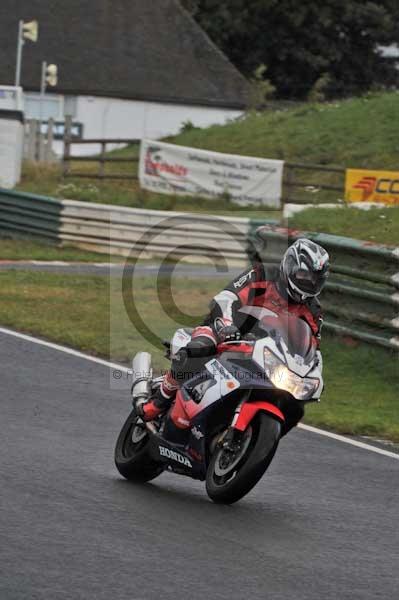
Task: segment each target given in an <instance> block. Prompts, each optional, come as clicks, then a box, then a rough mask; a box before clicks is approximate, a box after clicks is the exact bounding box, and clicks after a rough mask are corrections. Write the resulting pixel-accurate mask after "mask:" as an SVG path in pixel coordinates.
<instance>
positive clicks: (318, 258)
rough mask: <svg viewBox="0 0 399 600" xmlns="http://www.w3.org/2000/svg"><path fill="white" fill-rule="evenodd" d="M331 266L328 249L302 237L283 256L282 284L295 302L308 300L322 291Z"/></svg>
mask: <svg viewBox="0 0 399 600" xmlns="http://www.w3.org/2000/svg"><path fill="white" fill-rule="evenodd" d="M329 267H330V264H329V256H328V253H327V251H326V250H324V248H322V247H321V246H319V245H318V244H316V243H315V242H312V241H311V240H308V239H306V238H300V239H298V240H296V241H295V242H294V243H293V244H292V246H290V247H289V248H288V249H287V250H286V252H285V254H284V256H283V259H282V261H281V265H280V284H282V286H283V288H284V289H285V291H286V292H287V294H288V296H289V297H290V298H292V300H294V302H299V303H303V302H306V300H307V299H308V298H313V297H314V296H318V295H319V294H320V292H321V291H322V289H323V287H324V284H325V283H326V280H327V277H328V275H329Z"/></svg>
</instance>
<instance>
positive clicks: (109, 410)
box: [0, 333, 399, 600]
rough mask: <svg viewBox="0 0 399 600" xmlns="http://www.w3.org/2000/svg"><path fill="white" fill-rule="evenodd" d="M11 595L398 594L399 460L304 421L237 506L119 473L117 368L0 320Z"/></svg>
mask: <svg viewBox="0 0 399 600" xmlns="http://www.w3.org/2000/svg"><path fill="white" fill-rule="evenodd" d="M0 364H1V383H2V385H1V413H0V414H1V425H2V428H1V430H2V435H1V438H0V452H1V461H0V485H1V495H0V598H1V600H38V599H40V600H41V599H43V600H44V599H46V600H59V599H60V600H61V599H62V600H64V599H65V600H71V599H73V600H75V599H76V600H80V599H82V600H89V599H96V600H97V599H99V600H122V599H123V600H125V599H126V600H128V599H129V600H153V599H154V600H159V599H162V600H180V599H186V598H190V600H197V599H198V600H199V599H201V600H202V599H203V598H210V599H211V600H230V599H234V600H235V599H237V600H242V599H247V598H248V599H251V600H258V599H259V600H260V599H262V600H264V599H266V598H267V599H271V600H291V599H295V600H302V599H303V600H313V599H315V600H316V599H317V600H320V599H334V600H335V599H339V600H344V599H348V600H349V599H350V600H357V599H359V600H369V599H370V600H375V599H376V598H384V599H395V598H397V597H398V590H399V568H398V567H399V555H398V553H399V533H398V516H399V508H398V506H399V502H398V501H399V497H398V483H399V477H398V475H399V461H398V460H394V459H393V458H390V457H388V456H383V455H378V454H375V453H373V452H370V451H367V450H364V449H361V448H357V447H353V446H348V445H347V444H344V443H340V442H339V441H337V440H333V439H329V438H326V437H323V436H320V435H317V434H315V433H310V432H308V431H304V430H296V431H295V432H293V433H292V434H290V435H289V436H288V437H287V438H286V439H284V440H283V441H282V442H281V445H280V449H279V451H278V453H277V456H276V458H275V460H274V461H273V463H272V465H271V467H270V469H269V471H268V473H267V474H266V476H265V477H264V479H263V480H262V481H261V482H260V483H259V484H258V486H257V487H256V488H255V489H254V490H253V491H252V492H251V493H250V494H249V495H248V496H247V497H246V498H245V499H243V500H242V501H241V502H240V503H238V504H236V505H234V506H226V507H224V506H217V505H214V504H213V503H212V502H211V501H210V500H209V499H208V498H207V496H206V494H205V491H204V486H203V484H201V483H200V482H194V481H191V480H190V479H187V478H184V477H179V476H176V475H171V474H163V475H161V476H160V477H159V478H158V479H156V480H154V482H152V483H149V484H146V485H133V484H130V483H128V482H126V481H124V480H123V479H121V478H120V476H119V475H118V473H117V471H116V470H115V467H114V465H113V447H114V443H115V440H116V437H117V434H118V432H119V429H120V427H121V424H122V421H123V419H124V418H125V416H126V415H127V413H128V411H129V407H130V401H129V397H128V394H127V392H126V390H124V389H122V388H123V387H126V384H125V385H124V386H123V385H122V384H120V388H118V386H116V389H112V387H114V386H111V385H110V374H111V370H110V369H109V368H108V367H106V366H105V365H101V364H96V363H93V362H88V361H86V360H84V359H82V358H79V357H76V356H70V355H67V354H64V353H63V352H59V351H56V350H54V349H52V348H45V347H42V346H39V345H37V344H34V343H32V342H30V341H25V340H21V339H17V338H14V337H11V336H9V335H6V334H4V333H0Z"/></svg>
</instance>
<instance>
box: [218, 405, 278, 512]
mask: <svg viewBox="0 0 399 600" xmlns="http://www.w3.org/2000/svg"><path fill="white" fill-rule="evenodd" d="M280 437H281V425H280V423H279V422H278V421H276V420H275V419H273V418H272V417H270V416H269V415H267V414H266V413H264V412H259V413H258V414H257V415H256V417H255V418H254V419H253V421H252V422H251V424H250V425H249V426H248V428H247V429H246V431H245V432H243V434H242V438H241V440H240V443H241V446H240V448H239V450H238V454H237V456H236V457H235V456H234V455H233V456H232V455H231V451H229V450H226V449H224V448H220V447H219V448H217V449H216V450H215V452H214V453H213V455H212V458H211V461H210V463H209V467H208V470H207V474H206V491H207V493H208V496H209V497H210V498H211V500H213V501H214V502H217V503H223V504H233V503H234V502H237V500H240V499H241V498H242V497H243V496H245V495H246V494H248V492H249V491H250V490H251V489H252V488H253V487H254V486H255V485H256V484H257V483H258V481H259V480H260V478H261V477H262V475H263V474H264V472H265V471H266V469H267V468H268V466H269V465H270V463H271V461H272V459H273V457H274V455H275V453H276V450H277V446H278V442H279V440H280ZM227 452H230V455H226V453H227ZM229 461H230V464H229Z"/></svg>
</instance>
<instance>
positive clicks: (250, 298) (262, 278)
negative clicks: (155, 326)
mask: <svg viewBox="0 0 399 600" xmlns="http://www.w3.org/2000/svg"><path fill="white" fill-rule="evenodd" d="M243 306H257V307H263V308H267V309H269V310H271V311H273V312H274V313H277V314H280V315H281V314H292V315H295V316H296V317H299V318H301V319H304V320H305V321H306V322H307V323H308V324H309V326H310V327H311V329H312V331H313V333H314V336H315V344H317V345H318V344H319V339H320V329H321V325H322V321H323V319H322V315H321V309H320V303H319V301H318V300H317V298H310V299H309V300H307V301H305V302H304V303H297V302H294V301H293V300H292V299H291V298H290V297H289V296H288V295H287V293H286V292H285V291H284V289H283V287H282V286H281V284H280V282H279V269H278V268H272V269H270V270H267V271H266V270H265V268H264V266H263V265H262V264H261V263H258V264H257V265H255V266H253V267H252V268H251V269H249V270H247V271H245V272H244V273H242V274H241V275H240V276H239V277H237V278H236V279H234V280H233V281H232V282H231V283H230V284H229V285H228V286H227V287H226V288H225V289H224V290H222V291H221V292H219V293H218V294H217V295H216V296H215V297H214V298H213V300H212V302H211V306H210V312H209V315H208V316H207V317H206V319H205V320H204V322H203V324H202V325H200V326H199V327H197V328H195V329H194V331H193V333H192V336H191V342H190V346H192V347H194V346H196V345H199V346H204V345H206V346H208V347H209V346H214V347H215V348H216V345H217V343H218V334H217V331H216V329H215V321H216V322H217V323H218V326H219V325H220V323H221V321H222V322H223V323H222V324H223V325H224V326H226V327H228V326H231V325H235V326H236V327H238V329H240V331H241V333H242V334H245V333H247V332H248V331H247V330H246V323H245V321H243V320H242V318H241V316H240V315H239V314H238V311H239V309H240V308H242V307H243ZM187 367H188V365H187V364H186V365H185V366H184V368H185V369H187ZM187 370H189V371H193V369H192V368H191V367H190V368H188V369H187ZM183 382H184V377H183V376H182V372H181V366H180V365H179V364H178V363H175V361H172V368H171V370H170V371H168V372H167V373H166V375H165V376H164V379H163V382H162V385H161V388H160V393H159V395H158V397H157V398H155V399H154V401H153V402H150V403H148V404H147V405H144V414H145V417H146V418H154V417H155V416H157V414H159V412H161V411H164V410H166V409H167V408H169V406H170V404H171V402H172V401H173V399H174V397H175V394H176V391H177V390H178V388H179V387H180V385H181V383H183Z"/></svg>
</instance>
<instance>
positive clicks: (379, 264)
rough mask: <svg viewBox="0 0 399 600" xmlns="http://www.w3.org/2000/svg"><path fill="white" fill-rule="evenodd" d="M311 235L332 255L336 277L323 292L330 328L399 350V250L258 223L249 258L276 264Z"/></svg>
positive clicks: (333, 270) (332, 276) (333, 272)
mask: <svg viewBox="0 0 399 600" xmlns="http://www.w3.org/2000/svg"><path fill="white" fill-rule="evenodd" d="M300 237H307V238H310V239H312V240H314V241H315V242H318V243H319V244H321V245H322V246H323V247H324V248H326V250H327V251H328V252H329V254H330V258H331V276H330V278H329V280H328V282H327V284H326V288H325V291H324V292H323V294H322V298H321V299H322V305H323V308H324V310H325V313H326V322H325V327H326V329H329V330H331V331H334V332H336V333H339V334H343V335H345V334H346V335H349V336H351V337H354V338H358V339H361V340H364V341H367V342H371V343H373V344H379V345H382V346H386V347H388V348H391V349H393V350H397V351H398V350H399V248H396V247H393V246H386V245H381V244H374V243H372V242H362V241H359V240H355V239H351V238H344V237H340V236H335V235H329V234H322V233H314V232H309V231H297V230H290V229H285V228H282V227H278V226H275V225H264V226H260V227H258V226H257V224H253V226H252V229H251V232H250V236H249V239H250V241H251V244H250V245H249V250H248V254H249V256H250V258H251V259H252V260H261V261H262V262H263V263H265V264H275V263H277V262H279V261H280V259H281V256H282V254H283V252H284V251H285V249H286V248H287V246H288V244H289V243H292V242H293V241H294V240H295V239H298V238H300Z"/></svg>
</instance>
